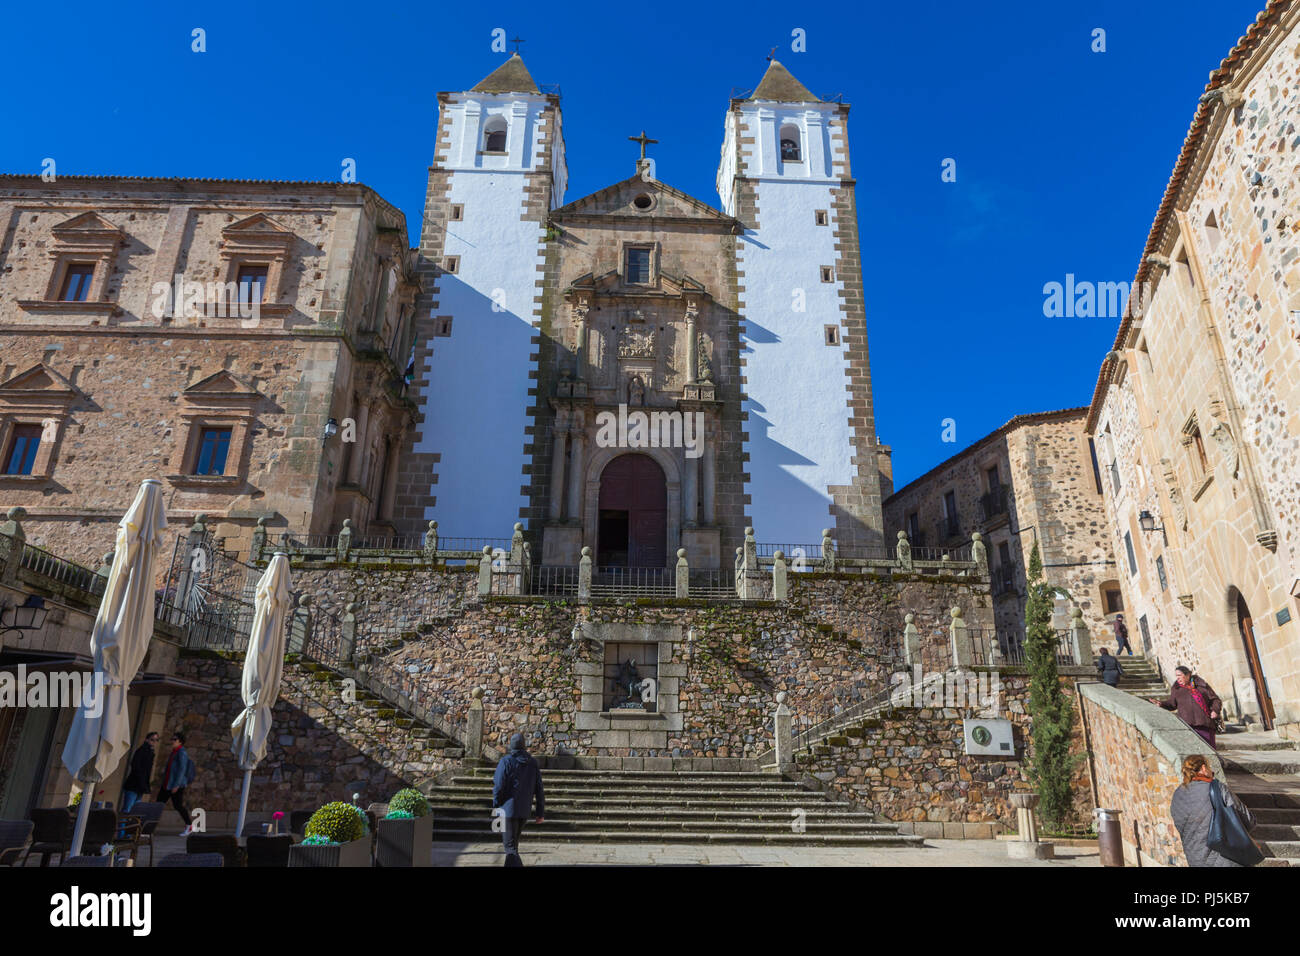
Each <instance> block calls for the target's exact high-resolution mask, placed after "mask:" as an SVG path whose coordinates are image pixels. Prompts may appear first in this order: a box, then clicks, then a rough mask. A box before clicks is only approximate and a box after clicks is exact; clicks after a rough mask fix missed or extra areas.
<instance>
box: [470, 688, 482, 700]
mask: <svg viewBox="0 0 1300 956" xmlns="http://www.w3.org/2000/svg"><path fill="white" fill-rule="evenodd" d="M469 696H471V697H473V698H474V699H475V700H482V699H483V688H482V687H475V688H474V689H473V690H472V691H470V692H469Z"/></svg>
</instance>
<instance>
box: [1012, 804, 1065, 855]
mask: <svg viewBox="0 0 1300 956" xmlns="http://www.w3.org/2000/svg"><path fill="white" fill-rule="evenodd" d="M1011 805H1012V806H1013V807H1015V808H1016V829H1017V837H1016V839H1014V840H1010V841H1008V843H1007V855H1008V856H1009V857H1011V858H1012V859H1017V860H1048V859H1051V858H1052V856H1053V855H1054V852H1055V850H1054V848H1053V846H1052V844H1050V843H1039V842H1038V826H1037V824H1036V823H1035V822H1034V807H1036V806H1038V794H1036V793H1033V792H1028V791H1027V792H1021V793H1013V794H1011Z"/></svg>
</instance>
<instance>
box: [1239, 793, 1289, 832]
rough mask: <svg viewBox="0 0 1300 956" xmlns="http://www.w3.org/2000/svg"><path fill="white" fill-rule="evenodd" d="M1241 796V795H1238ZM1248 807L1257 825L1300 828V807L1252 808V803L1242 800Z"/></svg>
mask: <svg viewBox="0 0 1300 956" xmlns="http://www.w3.org/2000/svg"><path fill="white" fill-rule="evenodd" d="M1237 796H1239V797H1240V796H1241V794H1237ZM1242 802H1243V803H1245V804H1246V806H1248V807H1250V812H1251V813H1252V814H1254V817H1255V823H1256V824H1257V825H1259V826H1265V825H1272V824H1280V825H1287V826H1300V807H1256V806H1251V804H1250V801H1248V800H1245V799H1244V798H1243V799H1242Z"/></svg>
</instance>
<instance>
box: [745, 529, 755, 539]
mask: <svg viewBox="0 0 1300 956" xmlns="http://www.w3.org/2000/svg"><path fill="white" fill-rule="evenodd" d="M753 536H754V529H753V528H746V529H745V537H746V538H752V537H753Z"/></svg>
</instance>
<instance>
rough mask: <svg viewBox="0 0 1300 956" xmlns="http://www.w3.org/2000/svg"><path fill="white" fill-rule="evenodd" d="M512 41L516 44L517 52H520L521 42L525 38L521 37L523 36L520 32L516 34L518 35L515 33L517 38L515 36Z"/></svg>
mask: <svg viewBox="0 0 1300 956" xmlns="http://www.w3.org/2000/svg"><path fill="white" fill-rule="evenodd" d="M510 42H511V43H513V44H514V45H515V52H516V53H518V52H519V44H521V43H523V42H524V38H523V37H521V36H519V35H518V34H516V35H515V38H514V39H513V40H511V41H510Z"/></svg>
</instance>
